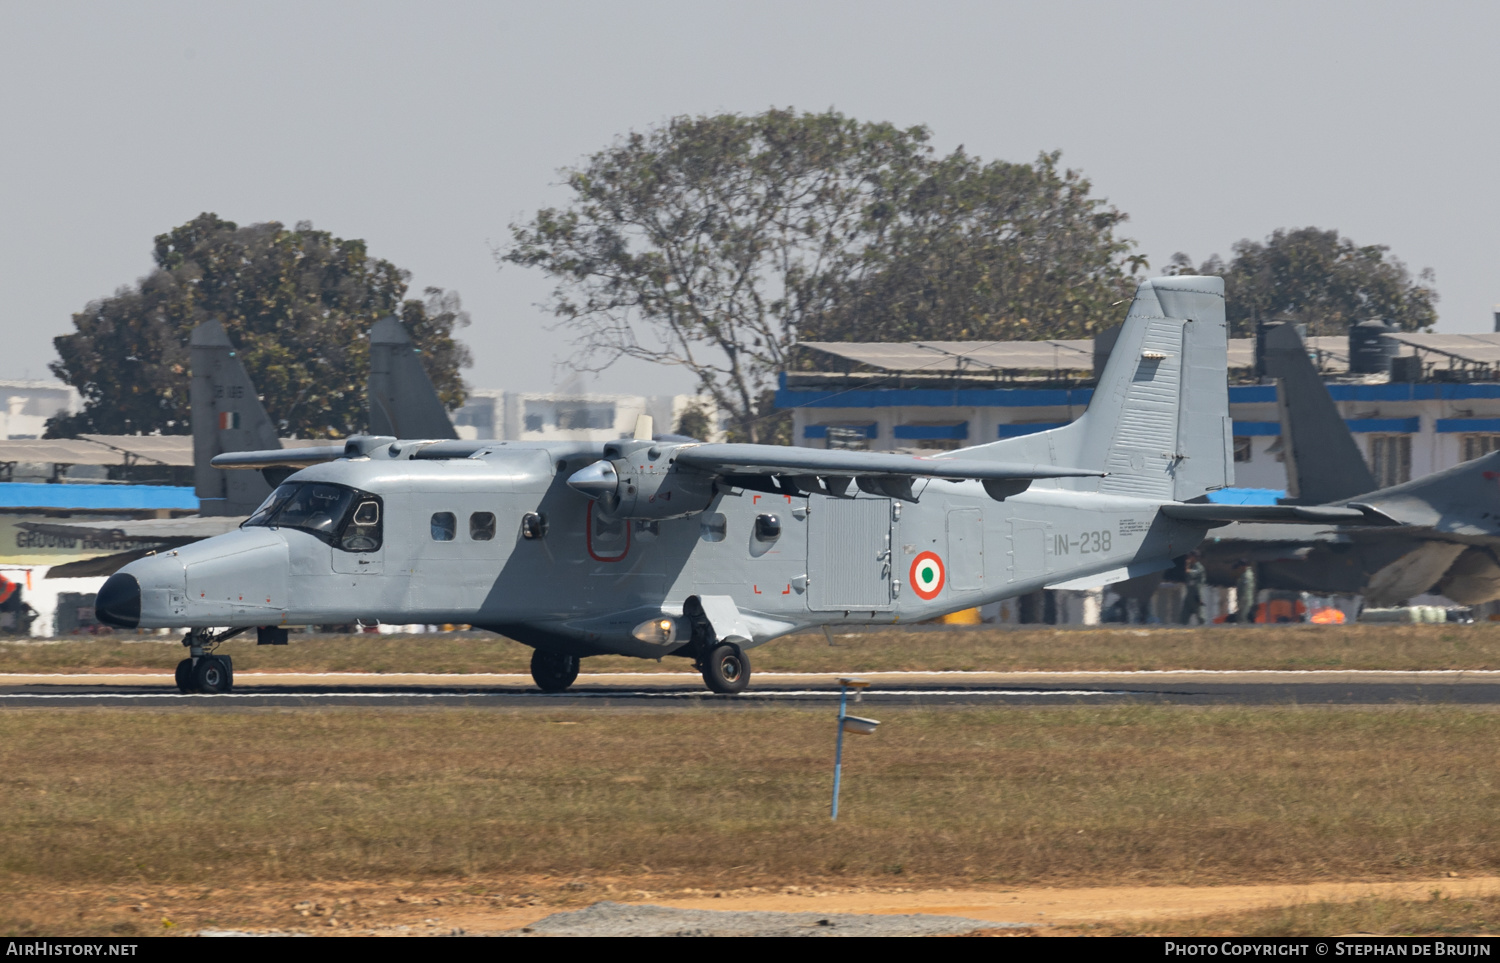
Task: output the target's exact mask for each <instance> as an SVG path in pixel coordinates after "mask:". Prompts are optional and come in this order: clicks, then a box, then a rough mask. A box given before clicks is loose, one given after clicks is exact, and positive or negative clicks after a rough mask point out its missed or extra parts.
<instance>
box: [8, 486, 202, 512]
mask: <svg viewBox="0 0 1500 963" xmlns="http://www.w3.org/2000/svg"><path fill="white" fill-rule="evenodd" d="M0 508H70V509H75V510H78V511H87V510H90V509H92V510H114V511H131V510H145V511H151V510H159V509H177V510H179V511H189V512H196V511H197V510H198V496H197V495H195V494H193V490H192V489H191V488H182V487H177V486H174V485H45V484H33V483H31V482H9V483H0Z"/></svg>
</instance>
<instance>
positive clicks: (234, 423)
mask: <svg viewBox="0 0 1500 963" xmlns="http://www.w3.org/2000/svg"><path fill="white" fill-rule="evenodd" d="M189 346H190V348H191V351H192V365H193V382H192V388H191V394H190V396H189V397H190V399H191V403H192V412H193V415H192V418H193V487H194V490H195V491H196V493H197V495H198V499H199V502H200V507H199V513H200V514H203V515H248V514H250V513H251V512H253V511H255V509H256V507H257V506H258V505H260V503H261V502H262V501H264V500H265V498H266V496H267V495H269V494H270V493H271V486H270V485H269V484H268V483H267V482H266V480H265V479H264V478H262V477H261V474H260V472H258V471H223V470H222V469H219V468H213V467H211V466H210V465H209V463H208V462H209V459H211V458H213V457H214V456H215V455H222V454H224V453H226V452H232V451H263V450H266V449H274V448H280V447H281V441H280V440H279V439H278V438H277V437H276V426H275V425H273V424H271V419H270V417H269V416H267V415H266V409H265V408H263V407H262V406H261V403H260V398H259V397H258V396H257V395H256V392H255V385H254V384H252V383H251V381H250V375H249V374H247V373H246V372H245V366H244V365H243V364H241V363H240V359H239V353H238V352H237V351H236V350H235V347H234V344H233V343H232V342H231V341H230V340H229V335H228V334H226V333H225V331H224V326H223V325H222V324H220V323H219V322H218V321H205V322H204V323H203V324H200V325H198V326H197V327H196V328H194V329H193V334H192V337H191V339H190V340H189Z"/></svg>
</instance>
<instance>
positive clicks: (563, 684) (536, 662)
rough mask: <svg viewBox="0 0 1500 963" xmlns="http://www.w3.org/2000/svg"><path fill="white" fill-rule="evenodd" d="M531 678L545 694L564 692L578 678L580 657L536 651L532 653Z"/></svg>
mask: <svg viewBox="0 0 1500 963" xmlns="http://www.w3.org/2000/svg"><path fill="white" fill-rule="evenodd" d="M531 678H532V681H534V682H535V683H536V684H537V687H538V688H540V689H541V690H542V691H543V692H562V691H563V690H564V689H566V688H567V687H568V686H570V685H572V684H573V680H574V679H576V678H578V656H576V655H563V654H562V653H560V652H543V651H542V650H541V649H535V650H533V651H532V653H531Z"/></svg>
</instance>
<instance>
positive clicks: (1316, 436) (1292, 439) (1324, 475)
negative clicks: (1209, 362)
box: [1261, 324, 1375, 505]
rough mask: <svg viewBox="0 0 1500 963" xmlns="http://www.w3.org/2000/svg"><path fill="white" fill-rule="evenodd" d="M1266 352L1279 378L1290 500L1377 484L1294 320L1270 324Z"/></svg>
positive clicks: (1312, 500)
mask: <svg viewBox="0 0 1500 963" xmlns="http://www.w3.org/2000/svg"><path fill="white" fill-rule="evenodd" d="M1261 336H1262V337H1263V338H1265V344H1263V345H1262V346H1261V347H1262V356H1263V357H1264V358H1265V365H1266V374H1268V375H1270V376H1271V377H1273V378H1276V379H1277V381H1278V382H1279V385H1278V391H1277V400H1278V402H1279V403H1280V407H1281V444H1282V458H1283V461H1284V462H1285V463H1286V475H1287V495H1288V498H1287V501H1288V502H1294V503H1298V504H1304V505H1321V504H1323V503H1325V502H1332V501H1338V500H1339V499H1347V498H1352V497H1353V496H1355V495H1358V494H1360V493H1362V492H1367V491H1370V490H1372V489H1374V488H1375V476H1373V475H1371V474H1370V469H1369V467H1368V466H1367V465H1366V464H1365V459H1364V456H1363V455H1361V454H1360V452H1359V446H1358V445H1356V444H1355V443H1354V436H1353V435H1352V434H1350V433H1349V426H1348V425H1346V424H1344V419H1343V416H1342V415H1340V414H1339V410H1338V408H1337V407H1335V406H1334V403H1333V398H1332V396H1330V395H1329V394H1328V386H1327V385H1325V384H1323V379H1322V378H1319V377H1318V371H1317V369H1316V368H1314V367H1313V363H1312V361H1311V359H1309V358H1308V356H1307V347H1306V345H1304V344H1303V343H1302V338H1301V336H1300V335H1298V334H1297V328H1296V326H1295V325H1291V324H1273V325H1267V326H1265V327H1264V328H1263V329H1262V334H1261Z"/></svg>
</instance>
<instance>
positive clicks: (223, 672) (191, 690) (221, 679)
mask: <svg viewBox="0 0 1500 963" xmlns="http://www.w3.org/2000/svg"><path fill="white" fill-rule="evenodd" d="M175 676H176V681H177V688H178V690H179V691H181V692H182V693H183V695H223V694H224V693H226V692H229V691H231V690H233V689H234V662H233V661H231V660H230V658H229V656H227V655H203V656H199V657H198V660H197V661H196V662H194V660H192V659H183V660H182V661H181V662H179V663H177V671H176V673H175Z"/></svg>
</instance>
